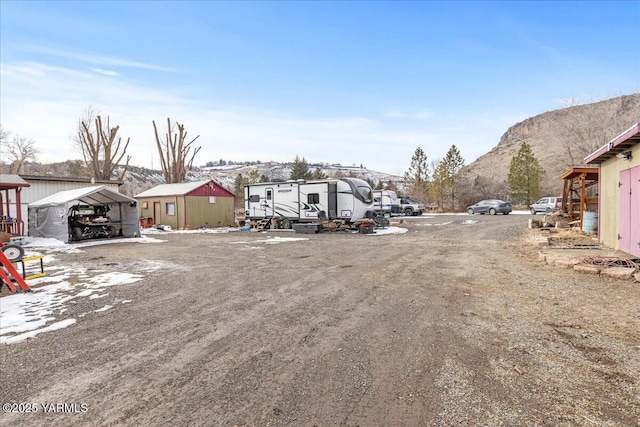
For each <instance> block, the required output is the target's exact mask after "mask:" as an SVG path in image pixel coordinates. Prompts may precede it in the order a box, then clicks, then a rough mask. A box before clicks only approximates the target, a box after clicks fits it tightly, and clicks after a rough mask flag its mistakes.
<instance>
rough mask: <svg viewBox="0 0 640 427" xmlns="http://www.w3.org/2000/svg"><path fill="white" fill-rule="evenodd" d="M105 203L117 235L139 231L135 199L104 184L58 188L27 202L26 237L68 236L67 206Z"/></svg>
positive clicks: (65, 237)
mask: <svg viewBox="0 0 640 427" xmlns="http://www.w3.org/2000/svg"><path fill="white" fill-rule="evenodd" d="M78 204H80V205H91V206H98V205H101V206H106V207H107V208H108V210H109V218H111V224H113V225H114V226H115V227H116V229H117V235H118V236H123V237H135V236H138V235H139V234H140V222H139V218H138V208H137V203H136V200H135V199H133V198H131V197H129V196H125V195H124V194H120V193H118V192H117V191H115V190H112V189H111V188H109V187H106V186H104V185H98V186H95V187H85V188H76V189H73V190H67V191H60V192H59V193H56V194H52V195H51V196H48V197H45V198H44V199H40V200H37V201H35V202H33V203H30V204H29V208H28V210H29V236H32V237H53V238H55V239H58V240H61V241H63V242H68V241H69V240H70V239H69V225H68V218H69V208H71V207H72V206H74V205H78Z"/></svg>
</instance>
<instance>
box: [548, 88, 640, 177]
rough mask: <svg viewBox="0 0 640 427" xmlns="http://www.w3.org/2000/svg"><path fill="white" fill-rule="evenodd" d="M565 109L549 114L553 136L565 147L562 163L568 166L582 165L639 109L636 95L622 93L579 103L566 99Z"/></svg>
mask: <svg viewBox="0 0 640 427" xmlns="http://www.w3.org/2000/svg"><path fill="white" fill-rule="evenodd" d="M565 103H566V105H567V107H568V108H566V109H564V110H561V111H559V112H558V114H556V115H554V116H552V120H553V121H554V122H555V123H554V125H555V126H554V128H553V129H555V130H556V132H557V133H556V135H554V139H555V140H556V141H558V142H560V143H561V144H562V147H563V149H564V154H565V157H564V159H563V160H564V164H565V166H568V167H576V166H583V165H584V158H585V157H587V156H588V155H589V154H590V153H592V152H594V151H595V150H597V149H598V148H600V147H602V146H603V145H605V144H606V143H607V142H609V141H610V140H611V139H612V138H613V137H615V136H616V135H617V133H619V132H622V131H624V130H626V129H627V128H628V127H629V126H631V125H632V124H633V123H634V120H633V118H634V117H637V114H638V112H640V104H639V103H638V99H637V97H633V96H621V97H618V98H613V99H610V100H607V101H606V102H595V101H593V100H591V103H590V104H587V105H580V103H579V100H577V99H575V98H570V99H568V100H565Z"/></svg>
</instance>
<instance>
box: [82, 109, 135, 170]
mask: <svg viewBox="0 0 640 427" xmlns="http://www.w3.org/2000/svg"><path fill="white" fill-rule="evenodd" d="M94 116H95V119H94ZM118 130H120V126H115V127H111V125H110V123H109V116H107V119H106V121H105V122H103V121H102V116H100V115H97V113H96V112H95V110H93V108H92V107H89V108H88V109H87V111H86V112H85V117H84V118H82V119H80V123H79V125H78V137H77V140H76V143H77V144H78V145H79V146H80V149H81V150H82V156H83V158H84V162H85V164H86V165H87V167H88V168H89V170H90V171H91V173H92V175H93V177H94V178H95V179H105V180H108V179H111V177H112V176H113V172H114V171H115V170H116V168H117V167H118V165H119V164H120V162H121V161H122V159H123V158H124V157H125V155H126V156H127V157H126V162H125V165H124V169H123V170H122V172H121V173H120V176H119V177H118V179H119V180H122V179H123V177H124V174H125V173H126V172H127V169H128V167H129V161H130V160H131V156H129V155H127V147H128V146H129V139H130V138H127V142H126V143H125V144H124V146H122V138H121V137H119V136H118Z"/></svg>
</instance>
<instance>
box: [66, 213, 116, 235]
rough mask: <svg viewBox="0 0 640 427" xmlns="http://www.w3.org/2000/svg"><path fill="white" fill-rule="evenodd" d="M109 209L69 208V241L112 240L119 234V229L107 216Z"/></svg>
mask: <svg viewBox="0 0 640 427" xmlns="http://www.w3.org/2000/svg"><path fill="white" fill-rule="evenodd" d="M108 211H109V208H108V207H107V206H104V205H99V206H89V205H74V206H71V208H69V217H68V221H69V240H70V241H75V242H77V241H80V240H86V239H100V238H107V239H110V238H112V237H115V236H116V235H117V234H118V229H117V228H116V227H115V225H113V224H112V223H111V218H110V217H109V216H108V215H107V212H108Z"/></svg>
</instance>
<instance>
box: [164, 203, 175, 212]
mask: <svg viewBox="0 0 640 427" xmlns="http://www.w3.org/2000/svg"><path fill="white" fill-rule="evenodd" d="M165 213H166V214H167V215H175V214H176V204H175V203H167V204H166V209H165Z"/></svg>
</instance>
